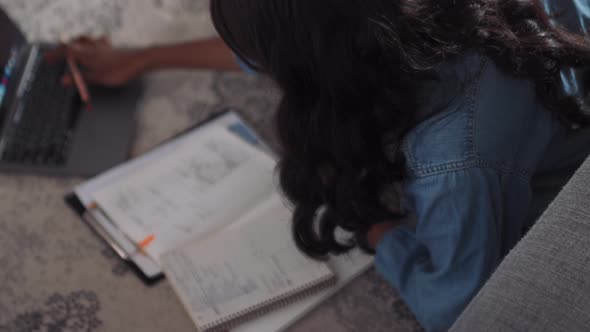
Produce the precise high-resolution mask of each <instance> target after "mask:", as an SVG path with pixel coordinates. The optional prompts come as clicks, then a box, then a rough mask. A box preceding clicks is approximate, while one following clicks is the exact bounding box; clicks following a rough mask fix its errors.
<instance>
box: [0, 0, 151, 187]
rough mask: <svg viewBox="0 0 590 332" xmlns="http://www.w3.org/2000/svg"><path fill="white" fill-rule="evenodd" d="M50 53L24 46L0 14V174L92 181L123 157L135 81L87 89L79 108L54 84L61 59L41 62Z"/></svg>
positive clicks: (69, 90) (62, 67)
mask: <svg viewBox="0 0 590 332" xmlns="http://www.w3.org/2000/svg"><path fill="white" fill-rule="evenodd" d="M51 48H52V45H42V44H34V43H28V42H27V41H26V39H25V37H24V35H23V33H22V32H21V31H20V29H19V28H18V27H17V26H16V25H15V24H14V22H12V20H11V19H10V18H9V17H8V16H7V15H6V13H5V12H4V11H2V10H1V9H0V70H1V71H0V77H1V81H0V172H22V173H33V174H49V175H63V176H92V175H96V174H98V173H100V172H102V171H105V170H107V169H109V168H111V167H113V166H115V165H117V164H120V163H121V162H122V161H124V160H126V159H128V157H129V154H130V150H131V144H132V141H133V138H134V132H135V125H136V121H135V113H136V110H137V108H138V103H139V100H140V97H141V92H142V88H141V84H140V83H139V82H135V83H132V84H130V85H129V86H125V87H123V88H116V89H110V88H96V87H92V88H91V89H90V94H91V96H92V109H91V110H86V108H85V107H84V105H83V103H82V101H81V99H80V96H79V94H78V92H77V90H76V88H75V86H71V87H66V86H64V85H63V84H61V78H62V76H63V75H64V74H65V73H66V72H67V71H68V66H67V64H66V61H65V60H64V61H62V62H58V63H52V64H49V63H48V62H47V61H45V59H44V53H45V52H46V51H47V50H49V49H51Z"/></svg>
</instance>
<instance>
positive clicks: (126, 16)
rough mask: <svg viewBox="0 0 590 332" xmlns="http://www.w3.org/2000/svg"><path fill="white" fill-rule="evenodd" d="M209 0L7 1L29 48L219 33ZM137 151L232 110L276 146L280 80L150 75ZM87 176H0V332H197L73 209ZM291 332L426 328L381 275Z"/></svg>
mask: <svg viewBox="0 0 590 332" xmlns="http://www.w3.org/2000/svg"><path fill="white" fill-rule="evenodd" d="M207 2H208V1H205V0H84V1H79V0H26V1H23V0H0V6H2V7H4V8H5V9H6V10H7V11H8V13H9V14H10V15H11V16H12V17H13V18H14V19H15V21H17V22H18V24H19V25H20V26H21V28H22V29H23V31H25V33H26V35H27V36H28V38H29V39H30V40H35V41H56V40H57V38H58V36H60V35H61V34H62V33H66V34H68V35H71V36H75V35H78V34H90V35H108V36H110V37H111V38H112V39H113V41H114V42H115V44H117V45H125V46H145V45H150V44H155V43H169V42H175V41H180V40H186V39H192V38H198V37H204V36H211V35H212V34H213V33H214V31H213V28H212V26H211V23H210V21H209V18H208V8H207ZM146 81H147V93H146V96H145V98H144V100H143V103H142V107H141V111H140V114H139V133H138V137H137V141H136V144H135V147H134V152H133V153H134V154H139V153H141V152H143V151H146V150H147V149H149V148H151V147H153V146H155V145H156V144H158V143H159V142H161V141H163V140H165V139H166V138H168V137H171V136H172V135H174V134H176V133H178V132H180V131H182V130H183V129H185V128H187V127H189V126H191V125H193V124H195V123H198V122H199V121H201V120H203V119H204V118H206V117H208V116H209V115H211V114H213V113H215V112H216V111H219V110H220V109H222V108H224V107H227V106H235V107H238V108H239V109H240V110H242V115H243V116H244V117H245V118H246V119H247V120H249V121H250V122H251V123H253V124H254V127H255V128H256V129H257V130H258V131H260V133H261V134H262V136H263V137H264V138H265V139H267V140H268V141H270V142H274V139H273V135H272V126H271V121H272V114H273V110H274V108H275V107H276V104H277V101H278V98H279V95H278V93H277V91H276V90H275V89H274V88H273V86H272V83H270V82H269V81H267V80H265V79H264V78H261V77H253V76H249V75H246V74H242V73H218V72H208V71H167V72H159V73H153V74H150V75H148V76H147V77H146ZM82 180H83V179H76V178H74V179H72V178H61V179H57V178H51V177H41V176H20V175H19V176H16V175H0V212H1V213H0V332H7V331H10V332H17V331H19V332H21V331H22V332H29V331H52V332H65V331H76V332H78V331H123V332H127V331H142V332H151V331H178V332H182V331H195V330H196V329H195V328H194V326H193V325H192V323H191V321H190V319H189V318H188V316H187V315H186V314H185V312H184V310H183V308H182V306H181V305H180V303H179V302H178V300H177V298H176V296H175V294H174V292H173V291H172V289H171V287H170V286H169V285H168V283H167V282H166V281H164V282H162V283H160V284H158V285H157V286H155V287H151V288H148V287H145V286H144V285H143V284H142V283H141V282H140V281H139V280H138V279H137V278H136V277H135V275H134V274H133V273H132V272H131V271H129V270H128V269H127V267H126V266H125V265H124V264H122V263H121V262H120V261H119V260H118V259H117V258H116V257H115V255H114V254H113V253H112V252H111V251H110V250H109V249H108V248H107V247H106V246H105V245H104V244H103V243H102V242H101V241H100V240H99V239H97V238H96V237H95V236H94V235H93V234H92V233H91V232H90V230H89V229H88V228H87V227H86V226H84V225H83V224H82V223H81V222H80V220H79V219H78V218H77V217H76V216H75V215H74V214H73V213H72V212H71V211H70V210H69V209H68V208H66V206H65V205H64V203H63V200H62V198H63V195H64V194H66V193H68V192H69V191H70V190H71V189H72V187H74V186H75V185H76V184H77V183H79V182H80V181H82ZM291 330H292V331H312V332H313V331H322V332H325V331H419V330H420V328H419V327H418V325H417V324H416V323H415V321H414V319H413V317H412V315H411V313H410V312H409V311H408V310H407V308H406V307H405V305H404V304H403V302H402V301H401V300H400V299H399V297H398V296H397V295H396V294H395V292H394V291H393V290H392V289H391V288H390V287H389V286H388V285H387V284H385V283H384V282H383V281H382V280H381V279H380V278H379V277H378V276H377V275H376V273H375V272H374V271H371V272H369V273H367V274H366V275H364V276H363V277H361V278H359V279H358V280H356V281H355V282H354V283H352V284H351V285H350V286H349V287H347V288H346V289H345V290H344V291H342V292H340V293H339V294H337V295H336V296H335V297H333V298H332V299H330V300H329V301H327V302H326V303H324V304H323V305H322V306H321V307H320V308H318V309H317V310H316V311H314V312H313V313H311V314H310V315H308V316H307V317H305V318H304V319H303V320H302V321H301V322H299V323H298V324H297V325H296V326H294V327H293V328H292V329H291Z"/></svg>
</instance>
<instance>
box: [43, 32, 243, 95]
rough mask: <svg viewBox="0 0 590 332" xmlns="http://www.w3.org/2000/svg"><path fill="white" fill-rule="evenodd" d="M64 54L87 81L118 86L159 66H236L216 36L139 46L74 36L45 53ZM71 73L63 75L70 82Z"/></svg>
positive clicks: (51, 58)
mask: <svg viewBox="0 0 590 332" xmlns="http://www.w3.org/2000/svg"><path fill="white" fill-rule="evenodd" d="M65 54H68V55H69V56H71V57H73V58H74V60H75V61H76V62H78V63H79V64H80V65H81V66H82V68H83V74H84V77H85V79H86V80H87V81H88V82H89V83H91V84H98V85H106V86H118V85H122V84H125V83H127V82H129V81H131V80H133V79H135V78H137V77H138V76H141V75H142V74H144V73H146V72H148V71H152V70H159V69H175V68H187V69H214V70H239V69H240V66H239V65H238V63H237V62H236V58H235V56H234V55H233V53H232V52H231V50H230V49H229V48H228V47H227V46H226V45H225V43H224V42H223V41H222V40H221V39H219V38H213V39H206V40H198V41H193V42H186V43H180V44H172V45H162V46H157V47H149V48H143V49H131V50H130V49H119V48H115V47H113V46H112V45H111V43H110V42H109V41H108V40H107V39H105V38H100V39H90V38H87V37H81V38H78V39H76V40H74V41H72V42H71V43H69V44H67V45H63V46H61V47H59V48H58V49H56V50H54V51H51V52H49V53H48V54H47V60H48V61H55V60H57V59H59V58H61V57H63V56H64V55H65ZM71 81H72V79H71V77H68V76H66V77H64V83H65V84H71Z"/></svg>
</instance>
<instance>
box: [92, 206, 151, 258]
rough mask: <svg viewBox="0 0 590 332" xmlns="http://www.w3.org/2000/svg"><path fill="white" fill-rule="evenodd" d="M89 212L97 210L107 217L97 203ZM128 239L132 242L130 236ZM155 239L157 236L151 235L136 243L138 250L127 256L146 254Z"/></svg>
mask: <svg viewBox="0 0 590 332" xmlns="http://www.w3.org/2000/svg"><path fill="white" fill-rule="evenodd" d="M88 210H97V211H99V212H101V213H102V214H103V215H104V216H107V215H106V213H104V211H102V210H101V209H100V207H99V206H98V204H97V203H96V202H93V203H91V204H90V205H89V206H88ZM126 237H127V238H128V239H129V240H131V239H130V238H129V236H126ZM155 239H156V236H155V235H154V234H150V235H148V236H146V237H145V238H144V239H143V240H141V241H139V242H137V243H135V247H136V250H135V251H134V252H132V253H130V254H128V255H126V256H127V257H133V256H135V255H136V254H139V253H142V254H145V249H147V248H148V247H149V246H150V245H151V244H152V243H153V242H154V240H155ZM131 242H133V241H131Z"/></svg>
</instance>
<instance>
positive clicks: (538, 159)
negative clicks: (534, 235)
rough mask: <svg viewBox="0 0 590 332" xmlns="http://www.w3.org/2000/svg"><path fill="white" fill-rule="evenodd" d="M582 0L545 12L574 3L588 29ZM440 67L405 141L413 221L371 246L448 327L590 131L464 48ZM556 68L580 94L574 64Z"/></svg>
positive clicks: (433, 320) (420, 305) (416, 308)
mask: <svg viewBox="0 0 590 332" xmlns="http://www.w3.org/2000/svg"><path fill="white" fill-rule="evenodd" d="M588 2H589V1H588V0H574V1H573V2H570V0H568V1H565V0H555V1H548V2H547V10H549V11H551V10H556V7H557V5H561V6H564V5H565V7H568V6H569V7H577V9H578V10H574V11H568V15H567V16H568V18H569V20H568V21H567V23H568V24H570V25H569V26H568V27H569V28H571V29H580V30H581V31H585V20H584V19H585V17H589V15H590V10H589V8H590V7H589V6H588ZM572 4H573V5H575V6H572ZM570 9H572V8H570ZM572 18H574V20H573V22H576V23H577V24H573V25H572V20H571V19H572ZM438 73H439V77H440V79H439V80H438V81H432V82H429V83H428V84H426V85H425V86H424V88H423V89H422V90H423V93H422V95H421V98H420V110H419V113H423V114H428V115H429V116H427V117H426V119H425V120H423V121H422V122H420V123H419V124H418V125H417V126H416V127H414V128H413V129H412V130H411V132H410V133H409V134H408V135H407V136H406V137H405V139H404V141H403V144H402V151H403V154H404V156H405V158H406V160H407V164H406V168H407V173H408V178H407V179H406V180H405V182H404V183H403V189H404V190H403V191H404V195H405V196H404V206H405V207H406V209H407V210H408V211H409V212H410V213H411V214H413V215H414V216H415V218H416V224H415V226H411V227H410V226H400V227H398V228H396V229H394V230H392V231H390V232H388V233H387V234H386V235H385V236H384V237H383V238H382V239H381V241H380V242H379V244H378V247H377V254H376V267H377V269H378V271H379V272H380V273H381V274H382V275H383V276H384V278H385V279H386V280H387V281H389V282H390V283H391V284H392V285H393V286H394V287H395V288H396V289H397V290H398V291H399V292H400V294H401V296H402V298H403V299H404V300H405V301H406V303H407V304H408V306H409V307H410V308H411V309H412V311H413V312H414V314H415V315H416V318H417V319H418V321H419V322H420V323H421V324H422V325H423V327H424V328H426V330H428V331H442V330H446V329H448V328H449V327H450V326H451V325H452V323H453V322H454V321H455V320H456V318H457V317H458V316H459V315H460V313H461V312H462V311H463V309H464V308H465V307H466V305H467V304H468V303H469V301H470V300H471V299H472V297H473V296H474V295H475V294H476V292H477V291H478V290H479V288H480V287H481V286H482V285H483V283H484V282H485V281H486V280H487V279H488V278H489V276H490V275H491V274H492V272H493V271H494V270H495V268H496V267H497V266H498V264H499V263H500V261H501V260H502V258H503V257H504V256H505V255H506V254H507V253H508V252H509V251H510V249H511V248H512V247H513V246H514V245H515V244H516V243H517V242H518V241H519V239H520V238H521V237H522V236H523V234H524V232H525V231H526V230H527V229H528V228H529V227H530V226H531V225H532V224H533V223H534V221H535V220H536V219H537V218H538V217H539V215H540V214H541V213H542V211H543V210H544V209H545V207H546V206H547V205H548V204H549V203H550V202H551V200H552V199H553V197H554V196H555V195H556V194H557V193H558V192H559V190H560V189H561V188H562V186H563V185H564V184H565V183H566V182H567V180H568V179H569V177H570V176H571V175H572V174H573V172H574V171H575V170H576V169H577V167H578V166H579V165H580V164H581V163H582V161H583V160H584V159H585V158H586V157H587V156H588V154H589V152H590V130H578V131H573V130H570V129H569V128H566V127H565V125H563V124H562V123H561V122H559V121H558V120H557V119H556V117H555V116H553V115H552V114H550V113H549V112H548V111H547V110H546V109H545V107H544V106H543V105H542V104H541V103H540V101H539V99H538V98H537V96H536V94H535V89H534V85H533V83H532V82H531V81H529V80H522V79H516V78H513V77H511V76H509V75H506V74H505V73H503V72H502V71H500V69H499V68H498V67H497V66H496V64H495V63H494V62H493V61H491V60H490V59H488V58H486V57H484V56H480V55H478V54H467V55H465V56H463V57H461V58H458V59H456V60H453V61H451V62H448V63H444V64H442V65H441V66H440V67H439V68H438ZM562 77H563V80H564V87H565V89H566V90H567V91H569V92H570V93H576V92H577V89H578V86H577V84H576V77H575V73H574V72H573V71H570V70H564V72H563V75H562Z"/></svg>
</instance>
